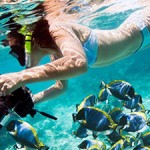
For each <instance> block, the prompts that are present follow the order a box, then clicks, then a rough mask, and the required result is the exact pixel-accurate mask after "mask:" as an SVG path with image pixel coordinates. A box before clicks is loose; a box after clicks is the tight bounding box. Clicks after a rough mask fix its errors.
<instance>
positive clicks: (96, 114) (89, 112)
mask: <svg viewBox="0 0 150 150" xmlns="http://www.w3.org/2000/svg"><path fill="white" fill-rule="evenodd" d="M73 120H74V121H78V122H79V123H80V124H81V126H83V127H85V128H87V129H89V130H92V131H96V132H101V131H111V132H112V130H114V129H115V128H116V126H117V124H115V123H114V121H113V120H112V119H111V117H110V116H109V115H108V114H107V113H106V112H105V111H103V110H101V109H98V108H95V107H86V108H82V109H81V110H80V111H79V112H78V113H77V114H73Z"/></svg>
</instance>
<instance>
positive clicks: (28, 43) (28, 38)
mask: <svg viewBox="0 0 150 150" xmlns="http://www.w3.org/2000/svg"><path fill="white" fill-rule="evenodd" d="M31 40H32V32H27V33H26V36H25V53H26V56H25V57H26V58H25V60H26V68H30V67H31Z"/></svg>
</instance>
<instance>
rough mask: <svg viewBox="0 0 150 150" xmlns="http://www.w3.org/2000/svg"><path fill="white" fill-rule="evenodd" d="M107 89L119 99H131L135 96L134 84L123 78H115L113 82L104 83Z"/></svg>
mask: <svg viewBox="0 0 150 150" xmlns="http://www.w3.org/2000/svg"><path fill="white" fill-rule="evenodd" d="M102 85H103V86H104V88H105V89H108V90H107V91H109V93H111V94H112V95H113V96H114V97H116V98H118V99H119V100H130V99H132V98H134V94H135V91H134V88H133V87H132V85H131V84H130V83H128V82H126V81H123V80H113V81H112V82H110V83H108V84H105V83H104V82H103V84H102Z"/></svg>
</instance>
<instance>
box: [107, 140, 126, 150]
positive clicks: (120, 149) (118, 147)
mask: <svg viewBox="0 0 150 150" xmlns="http://www.w3.org/2000/svg"><path fill="white" fill-rule="evenodd" d="M123 149H124V141H123V140H119V141H118V142H117V143H115V144H114V145H113V146H112V147H111V148H110V149H109V150H123Z"/></svg>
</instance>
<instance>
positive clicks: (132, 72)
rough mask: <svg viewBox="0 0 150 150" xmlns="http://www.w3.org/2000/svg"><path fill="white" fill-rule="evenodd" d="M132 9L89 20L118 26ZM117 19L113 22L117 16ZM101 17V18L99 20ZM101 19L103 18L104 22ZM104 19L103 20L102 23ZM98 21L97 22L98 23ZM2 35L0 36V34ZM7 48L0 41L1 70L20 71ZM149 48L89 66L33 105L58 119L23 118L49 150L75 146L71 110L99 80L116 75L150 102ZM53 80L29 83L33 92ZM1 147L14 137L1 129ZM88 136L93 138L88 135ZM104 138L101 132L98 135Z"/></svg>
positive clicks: (4, 149)
mask: <svg viewBox="0 0 150 150" xmlns="http://www.w3.org/2000/svg"><path fill="white" fill-rule="evenodd" d="M130 13H132V11H131V10H130V11H126V12H120V13H118V16H116V15H115V16H114V15H112V16H111V17H112V18H111V19H109V18H108V16H105V15H104V14H103V15H102V16H101V17H100V18H96V19H95V20H93V21H92V23H91V25H90V26H91V27H93V28H94V27H95V28H98V27H99V26H100V27H101V28H105V29H106V28H107V29H111V28H114V27H117V26H118V25H119V24H120V23H121V22H122V21H123V20H124V19H125V18H126V17H127V16H128V15H129V14H130ZM117 17H119V18H120V21H119V18H118V21H117V22H116V21H115V20H116V18H117ZM99 19H101V20H99ZM104 20H106V21H105V22H104ZM102 22H103V23H102ZM98 23H99V26H98ZM1 38H2V37H1ZM8 52H9V48H8V47H7V48H4V47H3V46H1V45H0V68H1V69H0V73H1V74H4V73H9V72H15V71H20V70H22V69H24V68H22V67H19V65H18V63H17V61H16V60H15V58H12V57H11V56H10V55H8ZM149 56H150V51H149V49H146V50H144V51H140V52H138V53H136V54H134V55H132V56H130V57H128V58H126V59H124V60H121V61H119V62H117V63H115V64H112V65H110V66H108V67H103V68H99V69H91V68H89V71H88V72H87V73H86V74H83V75H81V76H80V77H76V78H73V79H70V80H69V89H68V91H67V92H66V93H65V94H64V95H62V96H60V97H58V98H55V99H53V100H51V101H47V102H44V103H41V104H38V105H36V106H35V107H36V108H38V109H39V110H41V111H46V112H47V113H50V114H51V115H54V116H56V117H57V118H58V120H57V121H53V120H50V119H48V118H45V117H43V116H41V115H40V114H37V115H35V117H34V118H31V117H30V116H27V117H26V118H23V119H22V120H25V121H27V122H29V123H30V124H31V125H32V126H33V127H34V128H35V129H36V131H37V132H38V136H39V139H40V140H42V141H43V142H44V143H45V144H46V145H47V146H49V147H50V150H77V149H78V148H77V145H79V144H80V143H81V141H82V139H79V138H75V137H74V136H73V134H72V132H73V131H74V130H75V129H76V128H77V126H78V125H77V124H74V123H73V120H72V113H74V112H75V111H76V107H75V105H76V104H79V103H80V102H81V101H82V100H83V98H84V97H86V96H88V95H90V94H95V95H96V96H97V95H98V93H99V84H100V81H101V80H103V81H105V82H109V81H112V80H115V79H121V80H126V81H128V82H129V83H131V84H132V85H133V86H134V88H135V90H136V92H137V93H140V94H141V95H142V97H143V103H144V105H145V107H146V108H147V109H149V102H150V82H149V81H150V80H149V77H150V59H149ZM48 61H49V60H48V58H47V57H46V58H44V59H43V60H42V61H41V64H43V63H45V62H48ZM53 83H54V82H52V81H50V82H43V83H34V84H32V85H31V84H29V85H28V87H29V88H30V89H31V90H32V92H33V93H36V92H38V91H41V90H43V89H45V88H47V87H49V86H50V85H52V84H53ZM0 139H1V140H0V150H11V149H12V145H14V143H15V141H14V140H13V139H12V138H11V136H10V135H9V134H8V133H7V132H6V131H5V130H4V129H2V130H1V131H0ZM88 139H92V137H91V136H89V137H88ZM99 139H100V140H102V141H104V136H101V138H100V137H99Z"/></svg>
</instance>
